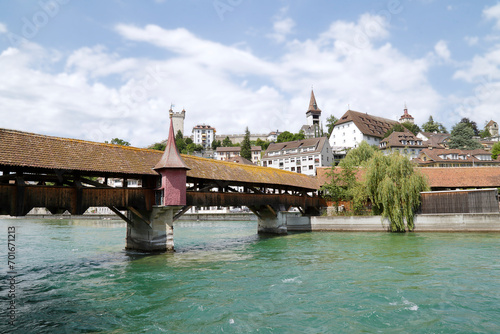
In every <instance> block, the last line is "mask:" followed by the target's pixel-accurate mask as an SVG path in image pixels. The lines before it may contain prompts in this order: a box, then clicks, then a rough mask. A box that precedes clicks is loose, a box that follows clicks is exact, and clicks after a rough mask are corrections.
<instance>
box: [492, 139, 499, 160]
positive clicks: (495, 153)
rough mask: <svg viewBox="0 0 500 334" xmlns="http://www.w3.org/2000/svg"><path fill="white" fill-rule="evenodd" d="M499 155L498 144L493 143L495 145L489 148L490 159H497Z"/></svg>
mask: <svg viewBox="0 0 500 334" xmlns="http://www.w3.org/2000/svg"><path fill="white" fill-rule="evenodd" d="M499 155H500V142H498V143H495V145H493V147H492V148H491V158H492V159H497V158H498V156H499Z"/></svg>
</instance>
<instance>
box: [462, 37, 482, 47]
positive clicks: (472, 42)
mask: <svg viewBox="0 0 500 334" xmlns="http://www.w3.org/2000/svg"><path fill="white" fill-rule="evenodd" d="M464 40H465V42H466V43H467V44H468V45H469V46H474V45H476V44H477V42H479V37H477V36H465V37H464Z"/></svg>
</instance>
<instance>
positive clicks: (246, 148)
mask: <svg viewBox="0 0 500 334" xmlns="http://www.w3.org/2000/svg"><path fill="white" fill-rule="evenodd" d="M240 156H241V157H243V158H245V159H247V160H250V161H252V145H251V144H250V130H248V126H247V128H246V129H245V137H244V138H243V142H242V143H241V149H240Z"/></svg>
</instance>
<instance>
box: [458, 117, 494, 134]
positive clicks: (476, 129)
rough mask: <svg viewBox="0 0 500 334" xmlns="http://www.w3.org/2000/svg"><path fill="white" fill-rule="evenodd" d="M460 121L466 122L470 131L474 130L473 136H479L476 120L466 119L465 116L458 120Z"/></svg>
mask: <svg viewBox="0 0 500 334" xmlns="http://www.w3.org/2000/svg"><path fill="white" fill-rule="evenodd" d="M460 123H463V124H467V126H468V127H470V128H471V129H472V131H474V136H479V130H478V128H477V124H476V122H474V121H471V120H470V119H468V118H467V117H464V118H462V119H461V120H460ZM488 132H489V131H488Z"/></svg>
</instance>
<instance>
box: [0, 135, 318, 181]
mask: <svg viewBox="0 0 500 334" xmlns="http://www.w3.org/2000/svg"><path fill="white" fill-rule="evenodd" d="M162 155H163V152H162V151H156V150H149V149H141V148H135V147H128V146H120V145H113V144H103V143H95V142H89V141H84V140H77V139H68V138H59V137H51V136H44V135H39V134H34V133H28V132H21V131H16V130H6V129H0V170H8V169H10V170H13V169H16V168H22V169H24V170H26V169H27V168H29V169H31V170H35V169H36V170H38V171H40V172H51V171H52V172H53V171H54V170H64V171H70V172H80V173H81V174H82V175H86V174H87V175H96V174H98V175H123V176H128V177H130V178H133V177H138V178H140V177H142V176H145V175H154V176H157V175H158V173H157V172H156V171H154V170H153V167H154V166H155V165H156V164H157V163H158V161H160V159H161V157H162ZM181 156H182V159H183V160H184V162H185V163H186V165H187V167H188V168H190V170H188V171H187V176H188V179H189V178H197V179H207V180H222V181H234V182H244V183H254V184H255V183H258V184H269V185H285V186H290V187H297V188H303V189H317V188H318V184H317V180H316V178H313V177H310V176H307V175H304V174H298V173H293V172H288V171H284V170H279V169H275V168H266V167H259V166H250V165H242V164H235V163H229V162H224V161H216V160H213V159H205V158H198V157H194V156H190V155H181Z"/></svg>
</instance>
